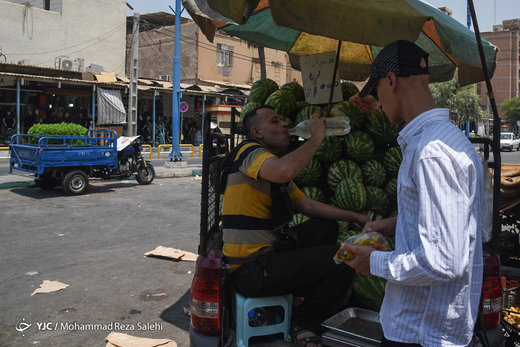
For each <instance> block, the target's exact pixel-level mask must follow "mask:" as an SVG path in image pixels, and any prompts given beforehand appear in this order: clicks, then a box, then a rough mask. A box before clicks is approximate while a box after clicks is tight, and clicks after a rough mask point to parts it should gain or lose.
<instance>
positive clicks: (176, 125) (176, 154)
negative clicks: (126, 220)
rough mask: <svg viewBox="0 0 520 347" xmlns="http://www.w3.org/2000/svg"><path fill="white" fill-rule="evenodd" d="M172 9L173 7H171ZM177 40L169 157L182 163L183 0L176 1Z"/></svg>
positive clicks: (175, 42)
mask: <svg viewBox="0 0 520 347" xmlns="http://www.w3.org/2000/svg"><path fill="white" fill-rule="evenodd" d="M170 8H171V7H170ZM174 13H175V38H174V50H175V51H174V55H173V86H172V150H171V152H170V154H169V155H168V157H169V158H170V160H173V161H181V160H182V153H181V151H180V145H179V144H180V136H179V132H180V117H179V104H180V102H181V98H180V94H179V93H180V89H181V13H182V12H181V0H176V1H175V11H174Z"/></svg>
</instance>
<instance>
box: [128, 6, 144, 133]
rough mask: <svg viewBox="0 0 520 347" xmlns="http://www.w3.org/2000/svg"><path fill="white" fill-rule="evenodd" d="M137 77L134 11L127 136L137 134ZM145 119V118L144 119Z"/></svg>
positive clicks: (136, 21) (137, 49)
mask: <svg viewBox="0 0 520 347" xmlns="http://www.w3.org/2000/svg"><path fill="white" fill-rule="evenodd" d="M138 78H139V13H134V26H133V29H132V48H131V58H130V93H129V94H128V122H127V128H126V133H127V135H128V136H135V135H137V105H138V100H137V93H138ZM145 121H147V120H145Z"/></svg>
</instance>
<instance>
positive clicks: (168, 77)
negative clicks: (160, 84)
mask: <svg viewBox="0 0 520 347" xmlns="http://www.w3.org/2000/svg"><path fill="white" fill-rule="evenodd" d="M159 79H160V80H161V81H166V82H171V81H172V75H159Z"/></svg>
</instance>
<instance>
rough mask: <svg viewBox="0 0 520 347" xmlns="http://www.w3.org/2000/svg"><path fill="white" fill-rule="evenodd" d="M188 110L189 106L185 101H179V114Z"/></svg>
mask: <svg viewBox="0 0 520 347" xmlns="http://www.w3.org/2000/svg"><path fill="white" fill-rule="evenodd" d="M188 108H189V106H188V103H187V102H186V101H181V102H180V103H179V110H180V111H181V112H186V111H188Z"/></svg>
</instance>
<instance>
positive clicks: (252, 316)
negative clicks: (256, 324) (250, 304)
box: [247, 310, 256, 319]
mask: <svg viewBox="0 0 520 347" xmlns="http://www.w3.org/2000/svg"><path fill="white" fill-rule="evenodd" d="M255 316H256V312H255V311H254V310H251V311H249V312H248V313H247V317H248V318H249V319H253V318H255Z"/></svg>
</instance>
